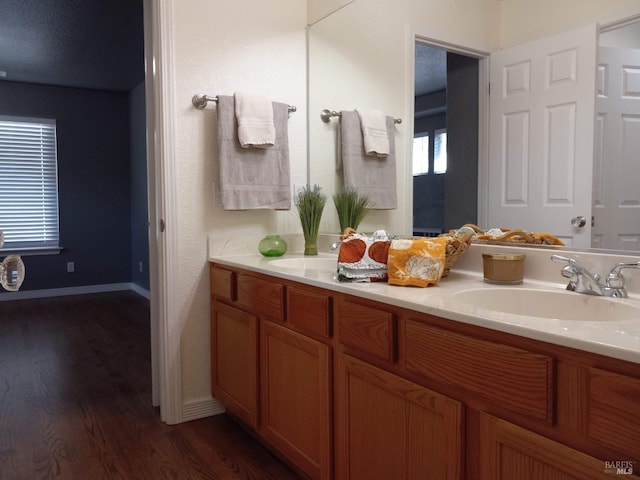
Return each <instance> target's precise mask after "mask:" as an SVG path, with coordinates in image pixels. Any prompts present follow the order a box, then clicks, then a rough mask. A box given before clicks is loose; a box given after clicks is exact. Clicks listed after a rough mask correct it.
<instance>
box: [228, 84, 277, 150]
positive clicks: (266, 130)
mask: <svg viewBox="0 0 640 480" xmlns="http://www.w3.org/2000/svg"><path fill="white" fill-rule="evenodd" d="M234 98H235V102H236V118H237V119H238V140H239V141H240V145H241V146H242V147H243V148H250V147H258V148H266V147H272V146H273V144H274V143H275V141H276V129H275V126H274V124H273V105H272V103H271V100H269V99H268V98H266V97H263V96H262V95H256V94H253V93H246V92H235V93H234Z"/></svg>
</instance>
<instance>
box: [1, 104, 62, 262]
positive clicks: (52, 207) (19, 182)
mask: <svg viewBox="0 0 640 480" xmlns="http://www.w3.org/2000/svg"><path fill="white" fill-rule="evenodd" d="M0 230H2V231H3V232H4V236H5V244H4V249H5V250H10V249H16V248H47V247H57V246H58V244H59V231H58V167H57V155H56V123H55V120H50V119H23V118H16V117H0Z"/></svg>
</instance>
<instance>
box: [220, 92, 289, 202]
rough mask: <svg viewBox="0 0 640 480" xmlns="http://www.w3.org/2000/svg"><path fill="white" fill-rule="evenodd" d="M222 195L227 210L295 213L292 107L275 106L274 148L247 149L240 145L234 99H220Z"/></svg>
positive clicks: (229, 97)
mask: <svg viewBox="0 0 640 480" xmlns="http://www.w3.org/2000/svg"><path fill="white" fill-rule="evenodd" d="M217 110H218V152H219V162H220V191H221V194H222V207H223V208H224V209H225V210H253V209H262V208H266V209H272V210H290V209H291V178H290V173H289V168H290V167H289V137H288V125H287V123H288V119H289V110H288V105H286V104H284V103H278V102H273V121H274V124H275V128H276V141H275V145H274V146H273V147H267V148H250V149H245V148H242V147H241V146H240V142H239V141H238V122H237V121H236V117H235V102H234V98H233V97H231V96H226V95H219V96H218V107H217Z"/></svg>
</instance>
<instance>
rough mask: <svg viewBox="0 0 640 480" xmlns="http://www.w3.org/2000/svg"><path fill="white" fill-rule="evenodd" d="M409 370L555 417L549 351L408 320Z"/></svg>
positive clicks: (405, 344) (522, 411)
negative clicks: (504, 342)
mask: <svg viewBox="0 0 640 480" xmlns="http://www.w3.org/2000/svg"><path fill="white" fill-rule="evenodd" d="M403 326H404V329H403V335H402V340H403V351H404V352H405V355H404V360H405V367H406V369H407V371H409V372H412V373H416V374H418V375H421V376H425V377H427V378H429V379H433V380H435V381H437V382H440V383H445V384H450V385H453V386H455V387H458V388H460V389H464V390H466V391H469V392H472V393H473V394H475V395H477V396H479V397H482V398H486V399H487V400H489V401H491V402H493V403H495V404H497V405H500V406H502V407H505V408H508V409H511V410H513V411H515V412H517V413H519V414H522V415H528V416H531V417H533V418H537V419H540V420H544V421H546V422H549V423H551V422H552V421H553V398H554V395H553V385H554V368H553V367H554V363H553V358H551V357H550V356H549V355H543V354H539V353H535V352H530V351H527V350H524V349H522V348H516V347H512V346H510V345H504V344H501V343H498V342H495V341H486V340H480V339H477V338H473V337H471V336H469V335H462V334H459V333H455V332H452V331H450V330H444V329H442V328H438V327H435V326H432V325H428V324H425V323H424V322H420V321H416V320H411V319H406V321H405V322H404V324H403Z"/></svg>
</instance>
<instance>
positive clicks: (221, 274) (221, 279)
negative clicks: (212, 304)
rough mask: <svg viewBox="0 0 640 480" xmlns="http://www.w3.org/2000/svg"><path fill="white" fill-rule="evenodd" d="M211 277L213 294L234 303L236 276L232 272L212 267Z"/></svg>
mask: <svg viewBox="0 0 640 480" xmlns="http://www.w3.org/2000/svg"><path fill="white" fill-rule="evenodd" d="M210 275H211V277H210V278H211V294H212V295H214V296H216V297H218V298H223V299H225V300H229V301H230V302H232V301H233V300H234V294H235V288H234V286H235V282H234V276H235V274H234V273H233V272H232V271H231V270H225V269H224V268H220V267H216V266H214V265H211V269H210Z"/></svg>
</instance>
